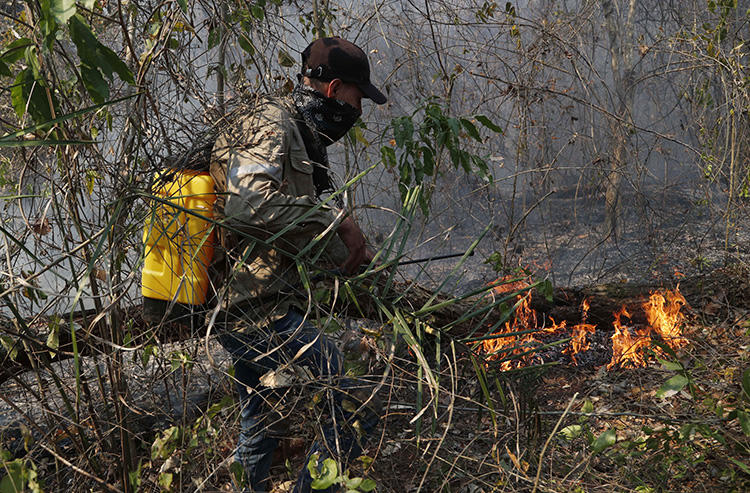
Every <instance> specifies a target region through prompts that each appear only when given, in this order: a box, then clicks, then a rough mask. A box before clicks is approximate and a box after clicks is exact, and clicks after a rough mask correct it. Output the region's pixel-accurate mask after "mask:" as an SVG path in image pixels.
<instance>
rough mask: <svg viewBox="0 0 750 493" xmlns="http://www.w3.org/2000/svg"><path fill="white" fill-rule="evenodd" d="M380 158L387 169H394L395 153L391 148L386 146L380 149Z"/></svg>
mask: <svg viewBox="0 0 750 493" xmlns="http://www.w3.org/2000/svg"><path fill="white" fill-rule="evenodd" d="M380 156H381V158H382V160H383V164H385V166H386V167H387V168H395V167H396V151H394V150H393V148H392V147H388V146H383V147H381V148H380Z"/></svg>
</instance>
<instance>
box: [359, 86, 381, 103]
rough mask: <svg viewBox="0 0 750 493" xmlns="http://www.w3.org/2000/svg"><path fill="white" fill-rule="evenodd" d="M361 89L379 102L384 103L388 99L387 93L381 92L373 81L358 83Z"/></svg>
mask: <svg viewBox="0 0 750 493" xmlns="http://www.w3.org/2000/svg"><path fill="white" fill-rule="evenodd" d="M357 85H358V86H359V89H360V90H361V91H362V93H363V94H364V95H365V97H366V98H369V99H372V100H373V101H374V102H375V103H377V104H383V103H385V102H386V101H388V98H386V97H385V94H383V93H382V92H380V91H379V90H378V88H377V87H375V86H373V85H372V83H367V84H357Z"/></svg>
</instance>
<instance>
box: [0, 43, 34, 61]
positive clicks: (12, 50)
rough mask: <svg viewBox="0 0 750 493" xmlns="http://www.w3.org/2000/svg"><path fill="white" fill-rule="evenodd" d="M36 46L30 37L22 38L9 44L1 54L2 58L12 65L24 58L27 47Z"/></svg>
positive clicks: (0, 57)
mask: <svg viewBox="0 0 750 493" xmlns="http://www.w3.org/2000/svg"><path fill="white" fill-rule="evenodd" d="M30 46H34V43H33V42H32V41H31V40H30V39H29V38H20V39H17V40H15V41H13V42H12V43H10V44H9V45H8V47H7V48H6V50H5V51H4V52H3V54H2V55H0V60H2V61H3V62H4V63H7V64H8V65H12V64H14V63H15V62H17V61H18V60H20V59H21V58H23V56H24V53H25V52H26V48H28V47H30Z"/></svg>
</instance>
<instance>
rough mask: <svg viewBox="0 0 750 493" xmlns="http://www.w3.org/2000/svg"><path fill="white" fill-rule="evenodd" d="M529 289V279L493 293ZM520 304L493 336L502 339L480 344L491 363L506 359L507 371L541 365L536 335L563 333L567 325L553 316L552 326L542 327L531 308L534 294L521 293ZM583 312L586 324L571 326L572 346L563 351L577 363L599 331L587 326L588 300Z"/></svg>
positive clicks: (502, 364) (504, 369)
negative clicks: (590, 335) (537, 332)
mask: <svg viewBox="0 0 750 493" xmlns="http://www.w3.org/2000/svg"><path fill="white" fill-rule="evenodd" d="M505 280H510V277H506V278H503V281H505ZM496 282H497V281H496ZM528 286H529V282H528V280H520V281H514V282H509V283H505V284H500V285H498V286H496V287H494V288H493V289H492V292H493V293H494V294H507V293H509V292H512V291H516V290H519V289H523V288H526V287H528ZM516 303H517V306H516V310H515V313H514V317H513V319H512V320H509V321H507V322H505V324H504V325H503V327H502V328H501V329H500V330H498V331H496V332H494V333H493V334H492V335H495V336H500V337H496V338H492V339H485V340H484V341H480V343H479V345H480V347H481V349H482V351H483V352H484V353H485V354H487V359H488V360H502V361H500V364H499V366H500V369H501V370H503V371H506V370H511V369H514V368H520V367H523V366H526V365H528V364H532V363H534V362H541V361H540V358H539V356H538V355H537V354H535V353H534V351H533V349H534V347H536V346H538V345H540V344H543V343H542V342H541V341H539V340H538V339H536V337H535V334H534V333H533V332H535V331H540V332H543V333H545V334H554V333H557V332H561V331H562V330H564V329H565V328H566V326H567V322H566V321H565V320H563V321H562V322H560V323H559V324H558V323H556V322H555V320H554V319H552V318H551V317H550V321H551V325H548V326H541V327H540V325H539V320H538V316H537V312H536V310H534V309H533V308H531V292H527V293H524V294H519V295H518V297H517V298H516ZM582 310H583V316H582V320H583V322H584V323H581V324H578V325H575V326H573V327H571V329H570V330H571V332H572V337H571V341H570V344H569V346H568V347H566V348H565V349H564V350H563V353H565V354H568V355H570V357H571V359H572V361H573V363H574V364H578V362H577V360H576V358H575V354H577V353H579V352H581V351H586V350H587V349H588V348H589V343H588V341H587V335H588V334H592V333H593V332H594V330H595V329H596V326H595V325H592V324H587V323H585V322H586V319H587V317H588V310H589V302H588V300H584V301H583V304H582ZM519 332H520V333H519Z"/></svg>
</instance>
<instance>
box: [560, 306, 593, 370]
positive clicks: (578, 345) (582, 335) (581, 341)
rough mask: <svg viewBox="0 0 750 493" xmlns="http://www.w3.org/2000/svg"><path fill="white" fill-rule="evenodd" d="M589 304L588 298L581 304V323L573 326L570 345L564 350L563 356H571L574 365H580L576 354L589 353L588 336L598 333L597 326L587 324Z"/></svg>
mask: <svg viewBox="0 0 750 493" xmlns="http://www.w3.org/2000/svg"><path fill="white" fill-rule="evenodd" d="M589 308H591V305H590V304H589V300H588V298H584V299H583V302H582V303H581V313H582V315H581V321H582V322H581V323H580V324H578V325H575V326H573V328H572V329H571V331H572V334H571V339H570V345H569V346H568V347H566V348H565V349H564V350H563V354H567V355H568V356H570V359H571V360H572V361H573V364H574V365H578V360H577V359H576V354H578V353H580V352H582V351H588V349H589V347H591V344H590V343H589V341H588V334H593V333H594V332H595V331H596V325H594V324H589V323H586V322H587V321H588V318H589Z"/></svg>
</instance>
